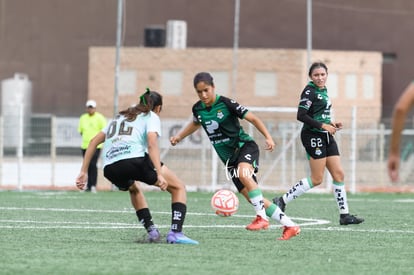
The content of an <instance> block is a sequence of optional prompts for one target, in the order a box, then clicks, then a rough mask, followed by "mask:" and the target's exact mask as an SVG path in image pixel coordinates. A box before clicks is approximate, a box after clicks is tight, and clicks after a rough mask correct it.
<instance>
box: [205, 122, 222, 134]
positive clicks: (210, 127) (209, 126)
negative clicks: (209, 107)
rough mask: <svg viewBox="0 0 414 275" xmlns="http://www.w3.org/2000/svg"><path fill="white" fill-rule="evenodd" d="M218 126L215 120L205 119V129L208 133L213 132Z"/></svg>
mask: <svg viewBox="0 0 414 275" xmlns="http://www.w3.org/2000/svg"><path fill="white" fill-rule="evenodd" d="M218 128H219V124H218V122H217V121H215V120H210V121H206V130H207V132H208V133H209V134H213V133H214V131H215V130H217V129H218Z"/></svg>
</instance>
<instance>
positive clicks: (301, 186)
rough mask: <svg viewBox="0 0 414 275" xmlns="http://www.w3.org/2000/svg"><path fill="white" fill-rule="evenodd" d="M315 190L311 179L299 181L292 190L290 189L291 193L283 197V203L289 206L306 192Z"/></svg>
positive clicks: (288, 192)
mask: <svg viewBox="0 0 414 275" xmlns="http://www.w3.org/2000/svg"><path fill="white" fill-rule="evenodd" d="M312 188H313V184H312V181H311V179H310V178H303V179H301V180H300V181H298V182H297V183H296V184H295V185H294V186H292V188H290V189H289V191H287V192H286V194H284V195H283V196H282V198H283V201H284V202H285V203H286V204H287V203H289V202H291V201H293V200H294V199H296V198H297V197H299V196H301V195H303V194H304V193H306V191H308V190H310V189H312Z"/></svg>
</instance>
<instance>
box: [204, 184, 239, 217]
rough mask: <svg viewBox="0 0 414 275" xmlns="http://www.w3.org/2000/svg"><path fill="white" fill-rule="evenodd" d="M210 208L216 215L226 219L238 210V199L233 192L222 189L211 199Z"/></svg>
mask: <svg viewBox="0 0 414 275" xmlns="http://www.w3.org/2000/svg"><path fill="white" fill-rule="evenodd" d="M211 207H212V208H213V210H214V211H215V213H216V214H217V215H219V216H222V217H228V216H231V215H233V214H235V213H236V212H237V209H239V198H238V197H237V196H236V194H234V192H233V191H231V190H226V189H222V190H219V191H217V192H216V193H214V195H213V197H211Z"/></svg>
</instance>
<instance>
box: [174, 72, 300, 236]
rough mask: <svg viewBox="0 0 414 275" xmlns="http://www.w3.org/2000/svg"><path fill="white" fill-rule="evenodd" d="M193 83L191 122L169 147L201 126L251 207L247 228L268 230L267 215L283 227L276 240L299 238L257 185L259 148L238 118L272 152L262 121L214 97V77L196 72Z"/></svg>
mask: <svg viewBox="0 0 414 275" xmlns="http://www.w3.org/2000/svg"><path fill="white" fill-rule="evenodd" d="M193 84H194V88H195V90H196V92H197V95H198V97H199V99H200V100H199V101H198V102H196V103H195V104H194V105H193V108H192V111H193V121H192V122H190V123H189V124H188V125H187V126H185V127H184V128H183V129H182V130H181V131H180V132H179V133H178V134H177V135H175V136H173V137H171V138H170V142H171V144H172V145H176V144H177V143H179V142H180V141H181V140H182V139H184V138H185V137H187V136H188V135H191V134H192V133H194V132H195V131H196V130H197V129H198V128H200V126H202V127H203V129H204V131H205V132H206V134H207V136H208V137H209V139H210V141H211V144H212V145H213V147H214V149H215V150H216V152H217V154H218V156H219V157H220V159H221V161H222V162H223V163H224V164H225V165H226V168H227V170H228V173H229V175H230V176H231V178H232V181H233V183H234V185H235V186H236V188H237V190H238V191H239V192H240V193H241V194H243V196H244V197H245V198H246V199H247V201H249V202H250V203H251V204H252V205H253V206H254V209H255V211H256V218H255V219H254V220H253V222H252V223H251V224H249V225H247V226H246V229H247V230H261V229H267V228H268V227H269V220H268V218H267V216H269V217H271V218H273V219H275V220H277V221H279V222H280V223H281V224H282V225H283V226H284V230H283V235H282V237H281V238H279V240H288V239H290V238H291V237H293V236H296V235H298V234H299V232H300V228H299V226H297V225H296V224H295V223H294V222H293V221H292V220H291V219H290V218H289V217H288V216H286V215H285V214H284V213H283V212H282V211H281V209H280V208H278V207H277V206H276V205H275V204H273V203H272V202H271V201H269V200H267V199H266V198H264V197H263V194H262V191H261V190H260V189H259V187H258V185H257V181H256V174H255V173H257V171H258V164H259V148H258V146H257V144H256V142H255V141H254V140H253V138H252V137H250V136H249V135H248V134H246V133H245V132H244V130H243V128H242V127H241V126H240V122H239V119H246V120H247V121H248V122H250V123H252V124H253V125H254V126H255V127H256V128H257V130H259V132H260V133H261V134H262V135H263V136H264V137H265V139H266V147H265V149H266V150H269V151H273V149H274V147H275V143H274V142H273V139H272V137H271V136H270V134H269V132H268V130H267V129H266V127H265V125H264V124H263V122H262V121H261V120H260V119H259V118H258V117H256V116H255V115H254V114H253V113H251V112H248V110H247V109H246V108H245V107H244V106H242V105H240V104H239V103H237V102H236V101H234V100H231V99H229V98H227V97H224V96H220V95H216V93H215V88H214V82H213V77H212V76H211V75H210V74H209V73H206V72H201V73H198V74H197V75H196V76H195V77H194V83H193Z"/></svg>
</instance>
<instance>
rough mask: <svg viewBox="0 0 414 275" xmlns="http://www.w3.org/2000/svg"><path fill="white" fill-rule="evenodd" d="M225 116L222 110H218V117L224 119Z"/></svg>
mask: <svg viewBox="0 0 414 275" xmlns="http://www.w3.org/2000/svg"><path fill="white" fill-rule="evenodd" d="M223 117H224V114H223V112H222V111H221V110H218V111H217V118H218V119H222V118H223Z"/></svg>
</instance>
